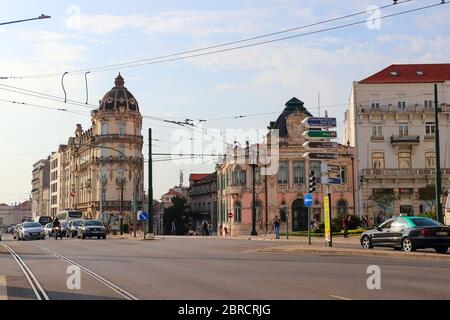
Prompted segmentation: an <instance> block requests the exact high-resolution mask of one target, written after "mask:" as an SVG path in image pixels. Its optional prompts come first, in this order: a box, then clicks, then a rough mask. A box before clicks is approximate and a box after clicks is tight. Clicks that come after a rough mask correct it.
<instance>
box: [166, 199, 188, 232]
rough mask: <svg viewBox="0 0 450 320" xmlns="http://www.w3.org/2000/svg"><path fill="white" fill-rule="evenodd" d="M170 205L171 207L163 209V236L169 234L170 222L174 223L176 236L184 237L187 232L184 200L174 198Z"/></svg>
mask: <svg viewBox="0 0 450 320" xmlns="http://www.w3.org/2000/svg"><path fill="white" fill-rule="evenodd" d="M172 203H173V206H172V207H170V208H165V209H164V231H165V234H170V232H171V230H172V221H174V222H175V233H176V235H184V234H186V232H187V230H186V225H187V214H186V209H187V207H186V199H182V198H178V197H174V198H173V199H172Z"/></svg>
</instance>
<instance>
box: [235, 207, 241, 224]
mask: <svg viewBox="0 0 450 320" xmlns="http://www.w3.org/2000/svg"><path fill="white" fill-rule="evenodd" d="M234 221H235V222H242V207H241V203H240V202H235V204H234Z"/></svg>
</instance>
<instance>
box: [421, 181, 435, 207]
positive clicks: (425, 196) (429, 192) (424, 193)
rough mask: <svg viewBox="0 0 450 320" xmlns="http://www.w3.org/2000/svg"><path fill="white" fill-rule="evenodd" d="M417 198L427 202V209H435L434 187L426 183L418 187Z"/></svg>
mask: <svg viewBox="0 0 450 320" xmlns="http://www.w3.org/2000/svg"><path fill="white" fill-rule="evenodd" d="M419 200H420V201H423V202H425V203H426V204H427V206H428V207H429V208H430V210H429V211H436V210H435V207H436V187H435V186H434V185H427V186H426V187H425V188H421V189H419Z"/></svg>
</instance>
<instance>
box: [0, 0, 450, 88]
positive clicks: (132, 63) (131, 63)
mask: <svg viewBox="0 0 450 320" xmlns="http://www.w3.org/2000/svg"><path fill="white" fill-rule="evenodd" d="M412 1H414V0H403V1H396V2H394V3H391V4H388V5H384V6H381V7H380V9H386V8H389V7H394V6H398V5H400V4H404V3H408V2H412ZM444 3H445V1H444ZM366 13H367V10H364V11H358V12H354V13H350V14H347V15H344V16H340V17H336V18H331V19H327V20H322V21H319V22H315V23H311V24H306V25H302V26H298V27H293V28H289V29H285V30H281V31H276V32H272V33H267V34H263V35H259V36H254V37H250V38H245V39H241V40H236V41H231V42H226V43H222V44H217V45H212V46H207V47H203V48H198V49H193V50H187V51H181V52H176V53H172V54H166V55H162V56H158V57H152V58H146V59H140V60H134V61H129V62H123V63H117V64H111V65H105V66H98V67H91V68H87V69H80V70H75V71H72V72H69V74H74V75H77V74H83V73H85V72H100V71H108V70H112V69H117V68H122V67H132V66H140V65H142V64H143V63H146V62H154V61H155V60H161V59H166V58H171V57H175V56H180V55H186V54H191V53H196V52H201V51H206V50H211V49H217V48H221V47H226V46H230V45H235V44H239V43H244V42H249V41H253V40H258V39H263V38H268V37H273V36H275V35H279V34H283V33H289V32H292V31H296V30H301V29H306V28H310V27H314V26H318V25H322V24H327V23H330V22H335V21H339V20H344V19H347V18H351V17H355V16H359V15H362V14H366ZM364 22H366V20H364ZM319 31H320V30H319ZM325 31H328V29H325ZM316 32H317V31H315V32H314V33H316ZM298 36H300V35H294V36H292V37H298ZM290 38H291V37H287V38H279V39H275V40H272V41H270V42H274V41H281V40H286V39H290ZM270 42H269V43H270ZM264 43H265V42H257V43H254V44H251V45H249V46H255V45H260V44H264ZM245 47H247V46H242V47H235V48H236V49H237V48H245ZM234 50H235V49H234ZM212 53H216V51H213V52H212ZM60 75H61V72H58V73H47V74H36V75H29V76H10V77H0V79H33V78H49V77H55V76H58V77H59V76H60Z"/></svg>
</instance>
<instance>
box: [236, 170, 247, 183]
mask: <svg viewBox="0 0 450 320" xmlns="http://www.w3.org/2000/svg"><path fill="white" fill-rule="evenodd" d="M245 175H246V172H245V171H242V169H241V167H239V166H237V167H236V169H234V172H233V185H234V186H243V185H245V184H246V182H247V181H246V180H247V179H246V176H245Z"/></svg>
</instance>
